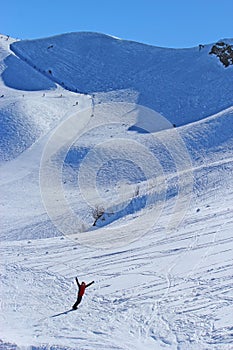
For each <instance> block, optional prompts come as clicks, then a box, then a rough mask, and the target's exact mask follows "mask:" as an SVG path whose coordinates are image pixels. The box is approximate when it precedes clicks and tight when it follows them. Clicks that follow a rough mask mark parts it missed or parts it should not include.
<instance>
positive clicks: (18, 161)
mask: <svg viewBox="0 0 233 350" xmlns="http://www.w3.org/2000/svg"><path fill="white" fill-rule="evenodd" d="M227 42H229V43H232V40H228V41H227ZM210 48H211V45H205V46H204V48H201V50H199V48H198V47H197V48H193V49H180V50H175V49H165V48H156V47H152V46H148V45H143V44H139V43H135V42H128V41H124V40H120V39H116V38H112V37H109V36H106V35H102V34H96V33H72V34H65V35H60V36H56V37H52V38H46V39H40V40H29V41H15V40H14V39H11V38H8V37H6V36H4V35H2V36H0V73H1V79H0V96H1V97H0V120H1V131H0V132H1V141H0V145H1V151H0V160H1V163H0V168H1V175H0V188H1V197H0V207H1V247H0V249H1V256H2V264H1V287H0V291H1V294H0V296H1V311H2V312H1V316H0V323H1V330H2V333H1V335H0V339H1V341H0V349H21V348H22V349H25V348H29V349H34V350H37V349H38V350H42V349H56V350H65V349H67V350H69V349H76V350H79V349H80V350H81V349H90V350H93V349H101V350H102V349H109V350H111V349H119V350H120V349H121V350H123V349H124V350H126V349H127V350H129V349H130V350H131V349H132V350H133V349H138V350H139V349H140V350H141V349H142V350H144V349H145V350H147V349H153V350H154V349H179V350H186V349H198V350H199V349H216V350H218V349H224V350H225V349H231V347H232V343H233V331H232V330H233V324H232V306H233V295H232V287H233V281H232V273H233V268H232V266H233V264H232V262H233V261H232V256H233V235H232V229H233V220H232V213H233V191H232V188H233V179H232V172H233V157H232V150H233V137H232V135H233V122H232V118H233V91H232V80H233V79H232V78H233V67H232V66H229V67H227V68H225V67H224V66H223V65H221V63H220V62H219V61H218V59H217V58H216V57H214V56H211V55H209V51H210ZM137 104H139V105H137ZM141 105H142V106H141ZM148 107H149V108H148ZM150 108H152V109H153V110H151V109H150ZM159 113H161V114H162V115H160V114H159ZM173 124H176V125H177V126H179V127H176V128H174V127H173ZM93 225H94V226H93ZM75 276H78V277H79V279H80V281H81V280H85V281H87V282H89V281H92V280H95V284H94V285H93V286H91V287H90V288H88V290H87V292H86V295H85V296H84V298H83V301H82V303H81V305H80V307H79V308H78V310H77V311H71V310H70V308H71V306H72V305H73V303H74V301H75V298H76V289H77V287H76V285H75V282H74V277H75ZM14 344H15V345H14Z"/></svg>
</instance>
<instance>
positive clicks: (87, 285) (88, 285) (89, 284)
mask: <svg viewBox="0 0 233 350" xmlns="http://www.w3.org/2000/svg"><path fill="white" fill-rule="evenodd" d="M93 283H95V281H92V282H90V283H88V284H86V288H87V287H90V286H91V285H92V284H93Z"/></svg>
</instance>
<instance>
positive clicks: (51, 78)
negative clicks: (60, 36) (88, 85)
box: [10, 44, 87, 95]
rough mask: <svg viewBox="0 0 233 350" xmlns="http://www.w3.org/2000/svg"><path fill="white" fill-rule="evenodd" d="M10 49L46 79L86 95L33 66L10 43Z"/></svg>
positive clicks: (31, 62)
mask: <svg viewBox="0 0 233 350" xmlns="http://www.w3.org/2000/svg"><path fill="white" fill-rule="evenodd" d="M10 50H11V51H12V52H13V54H14V55H15V56H16V57H18V58H19V59H20V60H21V61H23V62H25V63H26V64H28V65H29V66H30V67H31V68H33V69H34V70H35V71H36V72H38V73H40V74H41V75H43V76H45V77H46V78H47V79H49V80H50V81H52V82H54V83H56V84H57V85H59V86H60V87H62V88H63V89H65V90H68V91H71V92H74V93H77V94H84V95H87V93H86V92H83V91H78V89H77V88H72V87H68V86H66V85H64V83H62V81H60V80H59V79H56V78H55V77H54V76H53V75H51V74H49V73H46V72H45V71H42V70H41V69H40V68H37V67H36V66H35V64H34V63H33V61H31V60H30V59H28V58H27V57H25V56H24V55H22V54H21V53H20V52H19V51H18V50H17V49H16V48H15V47H14V46H13V45H12V44H10Z"/></svg>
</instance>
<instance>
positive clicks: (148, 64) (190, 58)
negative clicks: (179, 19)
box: [11, 33, 233, 125]
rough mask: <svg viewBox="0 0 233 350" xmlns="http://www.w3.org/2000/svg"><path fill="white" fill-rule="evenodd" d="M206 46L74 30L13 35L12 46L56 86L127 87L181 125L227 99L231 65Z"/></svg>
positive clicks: (224, 105) (78, 88) (222, 106)
mask: <svg viewBox="0 0 233 350" xmlns="http://www.w3.org/2000/svg"><path fill="white" fill-rule="evenodd" d="M231 43H233V41H231ZM211 46H212V45H205V46H204V48H202V49H201V50H199V48H198V47H195V48H192V49H180V50H177V49H176V50H175V49H165V48H158V47H153V46H149V45H143V44H140V43H136V42H130V41H124V40H120V39H116V38H113V37H110V36H107V35H103V34H94V33H79V34H77V33H73V34H64V35H59V36H55V37H51V38H46V39H41V40H28V41H18V42H15V43H13V44H12V45H11V49H12V50H13V51H14V52H15V53H16V54H17V55H18V56H19V57H20V58H22V59H23V60H24V61H26V62H28V63H29V64H30V65H31V66H33V67H35V68H36V69H37V70H39V71H40V72H43V74H45V76H47V77H49V78H50V79H52V81H54V82H57V83H59V84H60V85H61V86H66V87H68V88H69V89H71V90H73V91H79V92H87V93H92V92H106V91H113V90H120V89H131V90H134V91H135V92H136V93H137V101H135V102H137V103H139V104H141V105H144V106H147V107H150V108H152V109H154V110H156V111H158V112H159V113H161V114H162V115H164V116H165V117H166V118H168V119H169V120H170V121H171V122H172V123H175V124H177V125H183V124H187V123H190V122H192V121H194V120H199V119H202V118H203V117H206V116H210V115H212V114H214V113H217V112H220V111H221V110H223V109H225V108H227V107H230V106H231V105H232V98H233V95H232V94H233V93H232V69H222V68H223V67H222V65H221V64H220V63H219V61H218V59H216V57H213V56H210V55H209V52H210V49H211Z"/></svg>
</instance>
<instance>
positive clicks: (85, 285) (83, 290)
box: [73, 277, 94, 310]
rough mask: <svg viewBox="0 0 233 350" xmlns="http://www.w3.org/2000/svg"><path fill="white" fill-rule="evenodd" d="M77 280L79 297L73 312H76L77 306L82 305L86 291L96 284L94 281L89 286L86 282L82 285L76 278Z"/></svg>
mask: <svg viewBox="0 0 233 350" xmlns="http://www.w3.org/2000/svg"><path fill="white" fill-rule="evenodd" d="M75 280H76V282H77V285H78V297H77V301H76V303H75V304H74V305H73V310H76V309H77V306H78V305H79V304H80V303H81V300H82V297H83V295H84V293H85V289H86V288H87V287H89V286H91V285H92V284H93V283H94V281H92V282H90V283H88V284H86V283H85V282H82V283H81V284H80V283H79V281H78V278H77V277H75Z"/></svg>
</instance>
